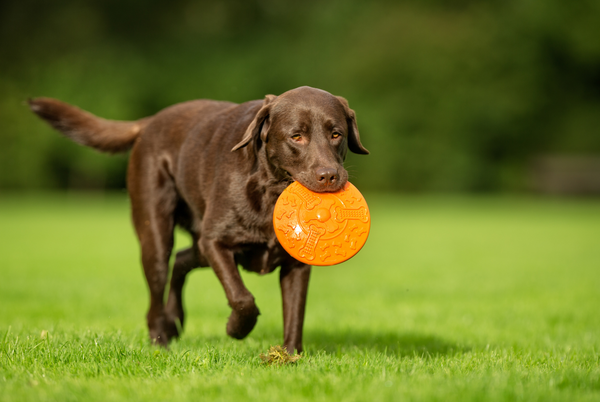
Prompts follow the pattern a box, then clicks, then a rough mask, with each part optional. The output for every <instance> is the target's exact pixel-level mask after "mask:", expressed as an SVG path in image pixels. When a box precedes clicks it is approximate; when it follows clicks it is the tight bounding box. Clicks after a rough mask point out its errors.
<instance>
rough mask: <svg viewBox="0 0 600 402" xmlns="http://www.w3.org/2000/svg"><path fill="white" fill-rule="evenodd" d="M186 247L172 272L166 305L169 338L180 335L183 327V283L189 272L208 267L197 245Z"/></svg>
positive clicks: (179, 255)
mask: <svg viewBox="0 0 600 402" xmlns="http://www.w3.org/2000/svg"><path fill="white" fill-rule="evenodd" d="M195 243H196V242H194V246H192V247H190V248H186V249H184V250H181V251H179V252H178V253H177V256H176V257H175V264H173V273H172V274H171V287H170V289H169V296H168V298H167V305H166V307H165V318H166V332H167V336H168V337H169V338H174V337H178V336H179V335H180V332H181V330H182V329H183V321H184V315H185V314H184V311H183V300H182V297H183V295H182V294H183V284H184V283H185V278H186V276H187V274H188V273H189V272H190V271H191V270H192V269H194V268H198V267H208V262H207V261H206V260H205V259H204V258H202V256H201V255H200V254H199V253H198V249H197V246H196V245H195Z"/></svg>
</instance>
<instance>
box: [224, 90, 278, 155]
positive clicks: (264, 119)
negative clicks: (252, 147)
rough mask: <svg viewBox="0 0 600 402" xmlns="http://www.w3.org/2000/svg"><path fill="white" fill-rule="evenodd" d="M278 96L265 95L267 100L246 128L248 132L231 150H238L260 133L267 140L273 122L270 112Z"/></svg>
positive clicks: (262, 138)
mask: <svg viewBox="0 0 600 402" xmlns="http://www.w3.org/2000/svg"><path fill="white" fill-rule="evenodd" d="M275 98H277V97H276V96H275V95H267V96H265V100H264V101H263V105H262V107H261V108H260V110H259V111H258V113H256V116H255V117H254V120H252V122H251V123H250V125H249V126H248V129H246V133H245V134H244V137H243V138H242V140H241V141H240V142H238V143H237V144H236V146H235V147H233V148H232V149H231V152H233V151H237V150H238V149H240V148H244V147H245V146H246V145H248V144H249V143H250V141H252V140H253V139H254V138H258V136H259V134H260V139H261V140H262V141H263V142H266V141H267V133H268V132H269V126H270V124H271V122H270V120H269V113H270V112H271V104H272V102H273V100H275Z"/></svg>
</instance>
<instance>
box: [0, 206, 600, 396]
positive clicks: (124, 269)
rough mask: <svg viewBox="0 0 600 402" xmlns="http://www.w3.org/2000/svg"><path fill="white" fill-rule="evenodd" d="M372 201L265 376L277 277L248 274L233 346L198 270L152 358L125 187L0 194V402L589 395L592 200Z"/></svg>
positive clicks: (322, 271)
mask: <svg viewBox="0 0 600 402" xmlns="http://www.w3.org/2000/svg"><path fill="white" fill-rule="evenodd" d="M367 200H368V201H369V204H370V207H371V211H372V216H373V224H372V231H371V236H370V238H369V241H368V242H367V244H366V246H365V248H364V249H363V250H362V251H361V253H359V254H358V255H357V256H356V257H355V258H354V259H352V260H350V261H349V262H347V263H344V264H341V265H338V266H334V267H316V268H314V269H313V276H312V279H311V285H310V291H309V299H308V306H307V318H306V324H305V332H304V343H305V348H306V351H305V353H304V356H303V358H302V359H301V360H300V361H299V362H298V363H297V364H294V365H288V366H283V367H273V366H265V365H263V364H262V363H261V360H260V359H259V354H260V353H262V352H266V351H267V349H268V348H269V346H271V345H276V344H280V343H281V342H282V322H281V321H282V319H281V305H280V303H281V300H280V294H279V286H278V275H277V274H273V275H267V276H264V277H259V276H257V275H255V274H244V280H245V282H246V284H247V285H248V287H249V289H250V290H251V291H252V292H253V293H254V295H255V297H256V300H257V303H258V306H259V308H260V309H261V312H262V315H261V316H260V317H259V321H258V324H257V326H256V328H255V330H254V331H253V332H252V333H251V334H250V336H249V337H248V338H247V339H245V340H243V341H236V340H233V339H230V338H228V337H227V336H226V334H225V324H226V321H227V317H228V315H229V308H228V306H227V302H226V299H225V295H224V292H223V290H222V289H221V287H220V286H219V284H218V282H217V280H216V278H215V276H214V274H213V273H212V271H211V270H209V269H205V270H197V271H194V272H193V273H192V274H191V275H190V279H189V281H188V284H187V286H186V289H185V292H186V293H185V299H186V300H185V301H186V307H187V313H188V315H187V327H186V328H185V332H184V334H183V337H182V338H181V340H179V341H178V342H175V343H174V344H173V345H172V347H171V349H170V351H164V350H161V349H159V348H155V347H152V346H150V344H149V341H148V339H147V334H146V328H145V319H144V317H145V312H146V308H147V302H148V297H147V290H146V285H145V282H144V279H143V275H142V269H141V266H140V263H139V255H138V245H137V243H136V240H135V238H134V234H133V229H132V227H131V225H130V221H129V211H128V203H127V200H126V198H125V195H124V194H121V195H110V196H104V197H102V198H98V197H92V196H86V195H77V194H75V195H73V194H70V195H69V194H67V195H56V194H55V195H43V196H7V195H4V196H0V273H1V276H0V401H28V400H32V401H75V400H81V401H113V400H114V401H130V400H148V401H163V400H177V401H185V400H202V401H210V400H222V401H226V400H227V401H229V400H246V399H251V400H258V401H284V400H285V401H296V400H311V401H312V400H314V401H323V400H332V401H333V400H335V401H400V400H401V401H410V400H439V401H452V400H455V401H479V400H487V401H575V400H581V401H600V201H598V200H595V201H592V200H587V201H585V200H584V201H581V200H579V201H575V200H548V199H515V198H448V197H446V198H435V197H396V196H383V195H371V196H368V197H367ZM187 242H188V239H187V238H186V237H185V236H184V235H179V236H178V238H177V243H178V244H179V245H180V247H181V246H183V245H186V244H187Z"/></svg>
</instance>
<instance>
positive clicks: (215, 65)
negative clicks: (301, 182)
mask: <svg viewBox="0 0 600 402" xmlns="http://www.w3.org/2000/svg"><path fill="white" fill-rule="evenodd" d="M599 21H600V2H598V1H597V0H579V1H576V2H567V1H561V0H502V1H500V0H497V1H486V2H482V1H474V0H473V1H472V0H454V1H447V0H422V1H415V0H412V1H411V0H407V1H384V0H371V1H356V0H355V1H352V0H345V1H342V0H333V1H315V0H305V1H302V2H296V1H293V2H292V1H275V0H222V1H218V2H215V1H207V0H171V1H169V2H162V1H157V0H145V1H141V0H129V1H122V0H87V1H85V2H83V1H79V0H63V1H53V2H48V1H42V0H19V1H11V2H8V1H5V2H2V3H1V4H0V38H1V41H2V43H1V45H0V188H4V189H25V188H57V187H58V188H86V187H92V188H123V187H124V185H125V183H124V180H125V179H124V170H125V167H126V160H127V157H126V155H122V156H116V157H115V156H113V157H111V156H106V155H101V154H97V153H95V152H94V151H91V150H89V149H84V148H81V147H79V146H77V145H75V144H72V143H70V142H69V141H68V140H66V139H64V138H62V137H60V136H59V135H56V134H55V133H52V132H51V130H50V129H49V128H46V126H44V125H43V124H42V123H41V122H40V121H38V120H37V119H36V118H35V117H34V116H33V115H31V114H30V112H29V111H28V109H27V107H26V106H24V101H25V100H26V99H27V98H28V97H34V96H51V97H56V98H59V99H62V100H64V101H67V102H70V103H73V104H75V105H78V106H80V107H82V108H84V109H86V110H89V111H91V112H93V113H95V114H97V115H100V116H103V117H107V118H113V119H136V118H139V117H142V116H146V115H150V114H153V113H155V112H157V111H158V110H160V109H161V108H163V107H166V106H168V105H170V104H173V103H176V102H181V101H184V100H189V99H196V98H211V99H224V100H231V101H236V102H243V101H246V100H251V99H259V98H262V97H263V96H264V95H265V94H267V93H274V94H280V93H282V92H284V91H286V90H288V89H291V88H294V87H297V86H300V85H310V86H314V87H319V88H322V89H325V90H328V91H330V92H332V93H334V94H336V95H342V96H344V97H346V98H347V99H348V100H349V102H350V105H351V107H352V108H353V109H355V110H356V112H357V115H358V119H359V120H358V123H359V128H360V131H361V136H362V138H363V143H364V144H365V146H366V147H367V148H368V149H369V150H370V151H371V153H372V154H371V155H370V156H367V157H362V156H350V157H349V160H348V162H347V165H348V167H349V170H350V173H351V178H352V180H353V182H355V184H357V185H358V186H359V187H360V188H361V189H370V190H372V189H376V190H403V191H491V190H520V189H523V188H525V186H526V185H527V183H526V174H525V173H526V172H527V169H528V166H529V163H530V162H531V158H532V157H534V156H536V155H539V154H546V153H570V154H591V153H600V133H599V129H598V127H599V126H600V40H599V38H600V23H599Z"/></svg>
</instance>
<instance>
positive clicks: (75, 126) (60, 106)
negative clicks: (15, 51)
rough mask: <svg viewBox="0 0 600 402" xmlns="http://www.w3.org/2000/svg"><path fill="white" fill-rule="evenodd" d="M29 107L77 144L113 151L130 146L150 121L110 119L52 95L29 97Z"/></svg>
mask: <svg viewBox="0 0 600 402" xmlns="http://www.w3.org/2000/svg"><path fill="white" fill-rule="evenodd" d="M29 107H30V108H31V110H32V111H33V112H35V113H36V114H37V115H38V116H39V117H41V118H42V119H44V120H45V121H46V122H48V123H49V124H50V125H51V126H52V127H54V128H55V129H57V130H58V131H60V132H61V133H63V134H64V135H65V136H66V137H68V138H70V139H72V140H73V141H75V142H77V143H78V144H81V145H86V146H88V147H92V148H95V149H97V150H99V151H103V152H111V153H115V152H124V151H127V150H128V149H130V148H131V147H132V146H133V143H134V142H135V140H136V138H137V137H138V136H139V135H140V132H141V131H142V129H143V128H144V127H145V126H146V125H147V124H148V122H149V120H150V118H144V119H141V120H137V121H116V120H107V119H103V118H101V117H97V116H94V115H93V114H91V113H88V112H86V111H84V110H81V109H79V108H78V107H75V106H72V105H69V104H68V103H65V102H61V101H59V100H57V99H52V98H34V99H30V100H29Z"/></svg>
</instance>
